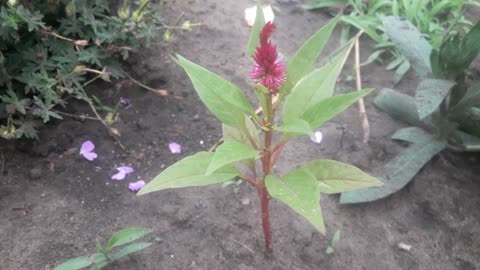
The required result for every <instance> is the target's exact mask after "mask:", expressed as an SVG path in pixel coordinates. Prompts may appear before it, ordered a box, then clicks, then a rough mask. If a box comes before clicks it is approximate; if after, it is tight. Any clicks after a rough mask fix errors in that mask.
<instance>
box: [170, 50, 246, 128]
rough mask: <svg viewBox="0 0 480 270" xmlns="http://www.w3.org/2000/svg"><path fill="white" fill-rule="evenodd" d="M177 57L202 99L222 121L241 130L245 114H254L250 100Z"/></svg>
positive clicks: (222, 80) (234, 87)
mask: <svg viewBox="0 0 480 270" xmlns="http://www.w3.org/2000/svg"><path fill="white" fill-rule="evenodd" d="M177 57H178V60H177V62H178V64H179V65H180V66H182V67H183V68H184V69H185V71H186V72H187V74H188V76H189V77H190V79H191V80H192V83H193V86H194V88H195V90H196V91H197V93H198V95H199V96H200V99H201V100H202V101H203V103H205V105H206V106H207V108H208V109H209V110H210V111H211V112H212V113H213V114H214V115H215V116H216V117H217V118H218V119H220V121H222V122H223V123H225V124H227V125H229V126H232V127H236V128H241V127H242V126H243V125H244V122H245V114H249V115H253V114H254V111H253V108H252V105H251V104H250V102H249V101H248V99H247V98H246V97H245V95H244V94H243V93H242V91H241V90H240V89H238V88H237V87H236V86H235V85H233V84H232V83H231V82H229V81H226V80H224V79H222V78H221V77H220V76H218V75H216V74H214V73H212V72H210V71H208V70H206V69H205V68H203V67H201V66H199V65H197V64H195V63H193V62H190V61H188V60H187V59H185V58H183V57H182V56H180V55H177Z"/></svg>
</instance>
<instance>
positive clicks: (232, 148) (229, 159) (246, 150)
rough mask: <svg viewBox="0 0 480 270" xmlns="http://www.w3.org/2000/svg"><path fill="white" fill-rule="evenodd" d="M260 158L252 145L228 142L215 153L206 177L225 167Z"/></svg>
mask: <svg viewBox="0 0 480 270" xmlns="http://www.w3.org/2000/svg"><path fill="white" fill-rule="evenodd" d="M259 156H260V152H259V151H257V150H255V149H253V148H252V147H251V146H250V145H247V144H243V143H239V142H236V141H226V142H224V143H223V144H222V145H220V146H219V147H218V148H217V150H216V151H215V154H214V155H213V158H212V161H210V164H209V165H208V168H207V171H206V175H211V174H212V173H214V172H215V171H216V170H218V169H220V168H222V167H224V166H225V165H228V164H232V163H234V162H237V161H242V160H246V159H254V158H258V157H259Z"/></svg>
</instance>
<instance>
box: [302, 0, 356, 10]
mask: <svg viewBox="0 0 480 270" xmlns="http://www.w3.org/2000/svg"><path fill="white" fill-rule="evenodd" d="M345 4H348V0H311V1H310V2H308V3H306V4H305V5H303V6H302V8H303V9H306V10H312V9H317V8H325V7H331V6H338V5H345Z"/></svg>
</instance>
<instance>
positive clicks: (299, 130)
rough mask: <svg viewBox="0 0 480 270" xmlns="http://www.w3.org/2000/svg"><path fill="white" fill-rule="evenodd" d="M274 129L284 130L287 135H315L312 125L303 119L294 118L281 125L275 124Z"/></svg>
mask: <svg viewBox="0 0 480 270" xmlns="http://www.w3.org/2000/svg"><path fill="white" fill-rule="evenodd" d="M273 129H275V130H276V131H280V132H283V133H285V134H286V135H287V136H299V135H309V136H310V135H313V130H312V128H311V127H310V125H309V124H308V123H307V121H305V120H302V119H293V120H291V121H289V122H286V123H284V124H282V125H280V126H274V127H273Z"/></svg>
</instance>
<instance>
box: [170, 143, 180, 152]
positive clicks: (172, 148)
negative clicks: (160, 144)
mask: <svg viewBox="0 0 480 270" xmlns="http://www.w3.org/2000/svg"><path fill="white" fill-rule="evenodd" d="M168 148H170V152H172V154H180V153H181V152H182V146H181V145H180V144H178V143H176V142H171V143H169V144H168Z"/></svg>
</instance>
